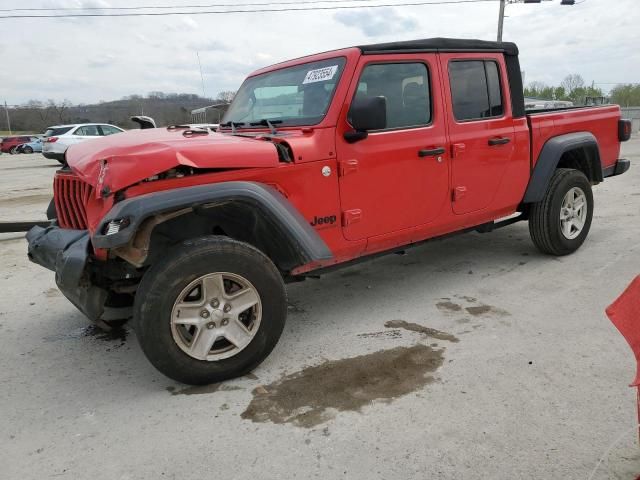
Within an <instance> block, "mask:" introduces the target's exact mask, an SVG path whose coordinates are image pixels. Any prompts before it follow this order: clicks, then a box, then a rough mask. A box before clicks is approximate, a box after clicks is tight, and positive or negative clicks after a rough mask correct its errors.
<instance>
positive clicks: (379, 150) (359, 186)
mask: <svg viewBox="0 0 640 480" xmlns="http://www.w3.org/2000/svg"><path fill="white" fill-rule="evenodd" d="M355 75H356V76H355V78H356V79H357V81H356V82H353V84H352V85H351V89H350V92H349V93H348V97H347V99H348V100H347V102H346V103H347V106H348V105H349V104H350V102H351V100H352V99H354V98H359V97H379V96H382V97H384V98H385V99H386V105H387V128H385V129H383V130H378V131H372V132H369V135H368V137H367V138H365V139H363V140H360V141H357V142H356V143H351V144H350V143H347V142H346V141H345V139H344V138H343V134H344V132H346V131H350V130H352V128H351V126H350V125H349V124H348V112H346V111H343V112H342V114H341V117H340V120H339V122H341V124H340V125H339V126H338V129H337V132H338V138H337V140H336V142H337V150H338V151H337V153H338V160H339V170H340V171H339V175H340V178H339V184H340V200H341V205H342V225H343V231H344V235H345V237H346V238H347V239H348V240H360V239H363V238H368V237H373V236H376V235H383V234H386V233H391V232H395V231H399V230H403V229H407V228H411V227H415V226H417V225H421V224H425V223H429V222H431V221H433V220H434V219H435V218H436V216H437V215H438V214H439V213H440V212H441V210H442V209H443V208H444V207H445V205H448V191H449V179H448V175H449V174H448V168H449V162H448V155H447V153H446V150H447V148H446V147H447V144H446V132H445V117H444V112H443V105H442V95H441V89H440V83H439V82H438V78H439V75H438V63H437V56H436V55H435V54H412V55H406V54H404V55H401V56H394V55H385V56H382V55H376V56H375V58H373V57H367V56H363V57H362V58H361V59H360V63H359V65H358V67H357V70H356V74H355Z"/></svg>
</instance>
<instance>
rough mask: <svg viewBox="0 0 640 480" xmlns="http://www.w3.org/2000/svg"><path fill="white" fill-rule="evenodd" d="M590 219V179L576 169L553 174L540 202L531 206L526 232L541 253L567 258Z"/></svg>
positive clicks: (573, 250) (575, 246) (574, 249)
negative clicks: (565, 256)
mask: <svg viewBox="0 0 640 480" xmlns="http://www.w3.org/2000/svg"><path fill="white" fill-rule="evenodd" d="M592 217H593V194H592V192H591V184H590V183H589V180H588V179H587V177H586V176H585V175H584V173H582V172H581V171H579V170H573V169H569V168H559V169H557V170H556V171H555V173H554V174H553V176H552V177H551V181H550V182H549V186H548V187H547V191H546V193H545V196H544V198H543V199H542V201H540V202H538V203H534V204H533V205H532V206H531V211H530V214H529V233H530V234H531V239H532V240H533V243H534V244H535V245H536V247H538V249H539V250H540V251H541V252H543V253H548V254H551V255H558V256H560V255H568V254H570V253H573V252H575V251H576V250H577V249H578V248H580V246H581V245H582V243H583V242H584V241H585V239H586V238H587V234H588V233H589V229H590V228H591V219H592Z"/></svg>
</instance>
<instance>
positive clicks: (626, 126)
mask: <svg viewBox="0 0 640 480" xmlns="http://www.w3.org/2000/svg"><path fill="white" fill-rule="evenodd" d="M630 138H631V120H618V140H620V141H621V142H626V141H627V140H629V139H630Z"/></svg>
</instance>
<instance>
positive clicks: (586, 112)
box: [526, 105, 620, 168]
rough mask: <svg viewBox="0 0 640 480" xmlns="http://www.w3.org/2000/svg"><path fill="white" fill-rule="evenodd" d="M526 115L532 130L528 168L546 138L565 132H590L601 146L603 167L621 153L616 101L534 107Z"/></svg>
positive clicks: (618, 111) (607, 165) (534, 162)
mask: <svg viewBox="0 0 640 480" xmlns="http://www.w3.org/2000/svg"><path fill="white" fill-rule="evenodd" d="M526 115H527V123H528V124H529V130H530V132H531V168H533V167H534V166H535V164H536V161H537V159H538V157H539V155H540V151H541V150H542V147H543V146H544V144H545V143H546V142H547V140H549V139H550V138H551V137H555V136H558V135H563V134H566V133H574V132H590V133H592V134H593V135H594V136H595V137H596V139H597V140H598V145H599V146H600V161H601V164H602V168H606V167H610V166H612V165H614V164H615V162H616V160H617V159H618V158H619V156H620V142H619V140H618V120H619V119H620V107H619V106H618V105H601V106H593V107H567V108H563V109H550V110H546V109H545V110H535V111H528V112H527V113H526Z"/></svg>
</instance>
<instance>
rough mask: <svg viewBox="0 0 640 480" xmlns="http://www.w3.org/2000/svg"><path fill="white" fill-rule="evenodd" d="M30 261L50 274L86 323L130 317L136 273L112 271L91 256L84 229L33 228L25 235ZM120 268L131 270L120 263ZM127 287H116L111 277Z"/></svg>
mask: <svg viewBox="0 0 640 480" xmlns="http://www.w3.org/2000/svg"><path fill="white" fill-rule="evenodd" d="M27 242H28V256H29V259H30V260H31V261H32V262H34V263H37V264H38V265H41V266H43V267H45V268H47V269H49V270H51V271H53V272H55V280H56V284H57V286H58V288H59V289H60V291H61V292H62V293H63V294H64V296H65V297H67V298H68V299H69V301H70V302H71V303H73V304H74V305H75V306H76V308H78V310H80V311H81V312H82V313H84V314H85V315H86V316H87V318H89V320H91V321H92V322H95V323H98V324H100V325H101V326H103V327H106V326H108V323H107V322H110V321H114V320H126V319H128V318H129V317H131V310H132V307H131V305H132V303H133V291H132V290H133V289H134V287H135V278H136V277H137V276H138V274H137V272H135V271H128V272H124V271H117V272H116V271H113V270H114V266H113V265H107V264H100V263H99V262H96V261H95V260H94V259H93V258H92V256H91V249H92V247H91V239H90V237H89V232H88V231H87V230H72V229H65V228H60V227H58V226H55V225H54V226H49V227H46V228H42V227H37V226H36V227H33V228H32V229H31V230H29V232H28V233H27ZM122 269H130V267H129V268H128V267H127V266H126V264H124V263H123V264H122V268H119V269H118V270H122ZM118 277H119V278H125V279H127V280H129V283H130V285H126V284H122V285H118V284H117V283H115V282H114V280H113V279H114V278H118Z"/></svg>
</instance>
